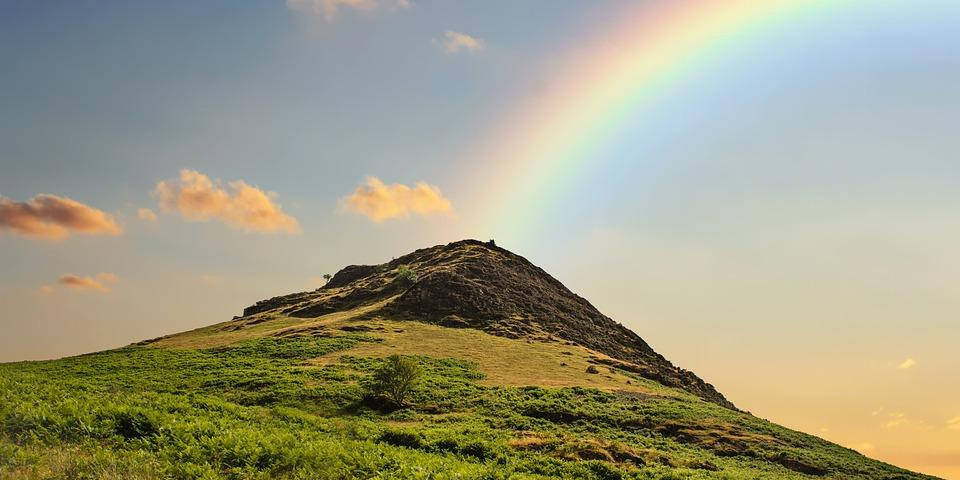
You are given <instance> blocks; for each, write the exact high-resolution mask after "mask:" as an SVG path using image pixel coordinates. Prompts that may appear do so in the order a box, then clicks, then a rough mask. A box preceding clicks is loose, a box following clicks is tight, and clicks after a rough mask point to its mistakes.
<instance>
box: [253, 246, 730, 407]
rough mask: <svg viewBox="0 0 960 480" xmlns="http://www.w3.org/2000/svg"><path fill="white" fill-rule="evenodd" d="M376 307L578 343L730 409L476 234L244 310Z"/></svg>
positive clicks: (314, 312)
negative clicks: (312, 289)
mask: <svg viewBox="0 0 960 480" xmlns="http://www.w3.org/2000/svg"><path fill="white" fill-rule="evenodd" d="M411 271H412V274H411ZM373 304H377V305H378V308H377V309H375V310H374V311H373V312H372V313H371V314H374V315H385V316H387V315H388V316H390V317H393V318H397V317H399V318H409V319H415V320H422V321H428V322H433V323H438V324H441V325H444V326H449V327H461V328H476V329H479V330H483V331H486V332H489V333H492V334H494V335H500V336H506V337H511V338H519V337H526V338H529V339H532V340H539V341H563V342H568V343H571V344H577V345H581V346H584V347H587V348H589V349H592V350H595V351H597V352H600V353H603V354H606V355H608V356H609V357H612V358H613V359H616V360H617V362H614V363H616V364H617V366H618V367H620V368H625V369H628V370H630V371H633V372H635V373H637V374H639V375H641V376H643V377H646V378H650V379H652V380H656V381H658V382H660V383H663V384H665V385H668V386H671V387H678V388H681V389H684V390H686V391H688V392H690V393H693V394H694V395H697V396H698V397H700V398H703V399H704V400H708V401H711V402H714V403H717V404H720V405H723V406H725V407H728V408H735V407H734V406H733V404H732V403H730V402H729V401H728V400H727V399H726V398H724V397H723V395H721V394H720V393H719V392H717V391H716V389H714V388H713V386H712V385H710V384H708V383H706V382H704V381H703V380H701V379H700V378H699V377H697V376H696V375H694V374H693V373H692V372H690V371H687V370H683V369H680V368H677V367H675V366H674V365H673V364H671V363H670V362H669V361H667V359H665V358H664V357H663V356H661V355H660V354H658V353H657V352H655V351H654V350H653V349H652V348H650V346H649V345H647V343H646V342H644V341H643V339H642V338H640V337H639V336H638V335H637V334H636V333H634V332H633V331H631V330H630V329H628V328H626V327H624V326H623V325H621V324H619V323H617V322H615V321H613V320H612V319H610V318H609V317H607V316H605V315H603V314H602V313H600V312H599V311H598V310H597V309H596V308H595V307H594V306H593V305H591V304H590V302H588V301H587V300H585V299H584V298H582V297H580V296H578V295H576V294H574V293H573V292H571V291H570V290H569V289H567V288H566V287H565V286H563V284H562V283H560V282H559V281H557V280H556V279H554V278H553V277H551V276H550V275H549V274H548V273H547V272H545V271H543V270H542V269H540V268H539V267H537V266H536V265H533V264H532V263H530V262H529V261H527V259H525V258H523V257H521V256H519V255H516V254H514V253H511V252H509V251H507V250H505V249H503V248H500V247H497V246H495V245H493V244H492V243H484V242H479V241H476V240H463V241H459V242H454V243H450V244H447V245H438V246H435V247H430V248H425V249H421V250H417V251H415V252H413V253H410V254H408V255H404V256H402V257H400V258H397V259H394V260H392V261H390V262H388V263H385V264H381V265H370V266H356V265H353V266H348V267H346V268H344V269H343V270H340V271H339V272H337V274H336V275H334V276H333V278H332V279H331V280H330V282H329V283H327V285H326V286H324V287H323V288H321V289H319V290H317V291H314V292H304V293H296V294H292V295H287V296H283V297H275V298H271V299H269V300H264V301H261V302H258V303H257V304H255V305H253V306H250V307H247V308H246V309H244V316H249V315H255V314H261V313H264V312H278V313H282V314H285V315H291V316H294V317H316V316H320V315H324V314H327V313H333V312H336V311H341V310H346V309H351V308H356V307H359V306H363V305H373ZM608 362H609V359H608Z"/></svg>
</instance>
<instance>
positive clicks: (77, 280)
mask: <svg viewBox="0 0 960 480" xmlns="http://www.w3.org/2000/svg"><path fill="white" fill-rule="evenodd" d="M119 281H120V277H118V276H116V275H115V274H113V273H109V272H101V273H98V274H97V275H96V276H95V277H81V276H79V275H74V274H72V273H65V274H63V275H60V278H58V279H57V283H59V284H60V285H64V286H67V287H70V288H72V289H74V290H88V291H98V292H109V291H110V287H108V286H107V285H106V284H111V283H117V282H119ZM44 287H48V286H47V285H44ZM40 288H41V289H42V288H43V287H40ZM52 291H53V289H52V288H49V290H47V292H46V293H50V292H52Z"/></svg>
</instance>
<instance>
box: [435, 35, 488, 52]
mask: <svg viewBox="0 0 960 480" xmlns="http://www.w3.org/2000/svg"><path fill="white" fill-rule="evenodd" d="M433 43H434V45H439V46H440V48H442V49H443V51H444V52H446V53H449V54H455V53H460V52H469V53H478V52H482V51H483V50H484V49H486V48H487V44H486V42H484V41H483V40H481V39H479V38H477V37H473V36H470V35H467V34H466V33H460V32H454V31H452V30H447V31H446V33H444V34H443V38H435V39H433Z"/></svg>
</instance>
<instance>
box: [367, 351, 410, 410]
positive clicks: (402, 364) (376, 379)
mask: <svg viewBox="0 0 960 480" xmlns="http://www.w3.org/2000/svg"><path fill="white" fill-rule="evenodd" d="M421 376H423V368H421V367H420V365H419V364H418V363H417V362H416V360H414V359H412V358H409V357H402V356H400V355H390V356H389V357H387V358H386V359H385V360H384V362H383V365H381V366H380V368H378V369H377V370H376V371H375V372H374V373H373V377H372V378H371V379H370V382H369V385H368V390H369V391H370V393H372V394H374V395H376V396H381V397H384V398H386V399H387V400H388V401H389V402H390V403H392V404H393V405H394V406H396V407H398V408H399V407H404V406H406V404H407V397H408V396H409V395H410V391H411V390H413V387H415V386H416V384H417V382H419V380H420V377H421Z"/></svg>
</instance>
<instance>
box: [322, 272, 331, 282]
mask: <svg viewBox="0 0 960 480" xmlns="http://www.w3.org/2000/svg"><path fill="white" fill-rule="evenodd" d="M331 278H333V275H330V274H329V273H324V274H323V283H330V279H331Z"/></svg>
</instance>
